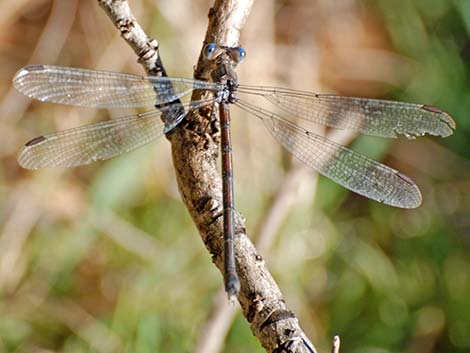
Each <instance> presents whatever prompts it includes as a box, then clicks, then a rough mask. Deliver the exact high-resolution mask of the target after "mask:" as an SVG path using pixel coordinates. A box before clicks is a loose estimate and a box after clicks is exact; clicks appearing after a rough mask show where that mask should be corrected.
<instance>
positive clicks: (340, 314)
mask: <svg viewBox="0 0 470 353" xmlns="http://www.w3.org/2000/svg"><path fill="white" fill-rule="evenodd" d="M130 5H131V7H132V10H133V11H134V14H135V15H136V17H137V18H138V20H139V22H140V24H141V25H142V27H143V28H144V29H145V30H146V31H147V33H149V34H150V35H152V36H155V37H156V38H157V39H158V40H159V41H160V48H161V55H162V58H163V62H164V64H165V66H166V69H167V72H168V73H169V75H172V76H183V77H192V68H193V66H194V64H195V63H196V60H197V57H198V54H199V51H200V49H201V46H202V40H203V38H204V34H205V30H206V26H207V14H208V11H209V8H210V6H211V2H210V1H207V0H196V1H195V0H172V1H169V0H161V1H157V0H131V1H130ZM241 44H242V45H243V46H244V47H245V49H246V50H247V53H248V54H247V60H246V61H245V62H244V63H243V64H242V65H240V67H239V69H238V72H239V80H240V82H243V83H252V84H265V85H278V86H283V87H291V88H297V89H305V90H309V91H314V92H319V93H338V94H343V95H354V96H367V97H375V98H387V99H394V100H400V101H409V102H416V103H425V104H432V105H435V106H438V107H440V108H442V109H444V110H445V111H447V112H449V113H450V114H451V115H452V116H453V117H454V119H455V120H456V122H457V127H458V128H457V130H456V131H455V133H454V135H452V136H450V137H448V138H446V139H441V138H435V137H423V138H419V139H416V140H406V139H396V140H385V139H379V138H371V137H357V138H355V136H352V135H350V134H349V133H346V134H345V133H342V132H341V133H338V132H334V131H332V132H325V131H322V130H320V128H317V129H318V130H316V131H317V132H319V133H326V134H328V135H329V136H332V138H337V139H339V140H340V141H344V142H346V141H350V140H353V142H351V147H352V148H353V149H354V150H356V151H360V152H363V153H365V154H367V155H369V156H370V157H373V158H375V159H378V160H381V161H383V162H384V163H385V164H387V165H389V166H391V167H393V168H395V169H398V170H400V171H402V172H404V173H405V174H407V175H408V176H410V177H411V178H412V179H413V180H414V181H415V182H416V183H417V184H418V185H419V186H420V188H421V191H422V194H423V204H422V206H421V207H420V208H418V209H415V210H400V209H395V208H392V207H389V206H384V205H382V204H379V203H376V202H373V201H370V200H368V199H366V198H363V197H361V196H358V195H355V194H352V193H350V192H349V191H347V190H346V189H344V188H342V187H340V186H338V185H336V184H334V183H333V182H331V181H329V180H326V179H324V178H317V177H316V176H315V174H314V173H313V172H312V171H310V170H305V169H304V168H302V167H301V166H299V165H298V164H297V163H296V162H295V161H292V160H291V159H290V157H289V155H288V154H286V153H285V152H284V151H283V150H282V148H281V147H280V146H279V145H278V144H277V143H276V141H274V140H273V139H272V138H271V137H270V136H269V134H268V133H266V131H265V129H264V127H263V126H262V124H261V123H260V122H259V121H257V120H256V119H252V118H250V117H246V116H244V115H243V114H237V113H235V112H234V114H235V116H234V121H233V138H234V152H235V156H234V158H235V160H234V163H235V194H236V205H237V208H238V209H239V210H240V211H241V212H242V213H243V215H244V216H245V217H246V218H247V230H248V234H250V236H252V238H253V239H254V240H255V241H256V242H257V243H258V244H259V245H260V248H261V251H262V253H263V255H264V256H265V258H266V261H267V263H268V267H269V268H270V270H271V271H272V273H273V275H274V276H275V278H276V280H277V281H278V284H279V286H280V288H281V290H282V291H283V293H284V295H285V300H286V302H287V304H288V306H289V307H290V309H292V310H293V311H294V312H295V314H296V315H297V316H298V318H299V320H300V324H301V326H302V328H303V329H304V330H305V332H306V333H307V335H308V336H309V337H310V338H311V339H312V341H313V342H314V343H315V344H316V346H317V348H318V349H319V351H320V352H328V351H330V347H331V338H332V337H333V335H334V334H339V335H340V336H341V338H342V351H343V352H357V353H359V352H361V353H372V352H374V353H379V352H380V353H388V352H410V353H411V352H413V353H430V352H453V353H459V352H462V353H463V352H469V351H470V256H469V255H470V161H469V159H470V113H469V112H470V85H469V78H470V2H469V1H467V0H337V1H330V0H296V1H288V0H285V1H281V0H278V1H269V0H266V1H259V2H257V3H255V6H254V8H253V11H252V13H251V15H250V17H249V18H248V23H247V26H246V28H245V30H244V31H243V32H242V43H241ZM31 63H41V64H56V65H64V66H77V67H83V68H99V69H107V70H114V71H123V72H129V73H137V74H142V73H143V70H142V68H141V67H140V66H139V65H138V64H137V63H136V58H135V55H134V54H133V52H132V51H131V49H130V48H129V47H127V45H126V44H125V43H124V41H123V40H122V39H121V38H120V37H119V35H118V33H117V31H116V30H115V29H114V26H113V25H112V23H111V22H110V21H109V19H108V18H107V16H106V15H105V14H104V12H103V11H102V10H101V9H100V8H99V6H98V5H97V2H96V1H94V0H81V1H79V0H60V1H59V0H56V1H52V0H16V1H13V0H11V1H8V0H3V1H2V2H0V132H1V135H0V136H1V138H0V158H1V164H0V195H1V198H0V352H100V353H101V352H102V353H112V352H138V353H140V352H192V351H197V349H196V347H201V345H202V344H203V343H204V341H207V340H211V339H214V337H215V340H216V338H217V337H219V338H221V342H219V343H216V344H215V350H214V351H215V352H217V351H221V352H222V351H223V352H251V353H253V352H263V351H264V350H263V349H262V348H261V346H260V344H259V343H258V342H257V340H256V339H255V338H254V337H253V336H252V333H251V331H250V329H249V325H248V323H247V322H246V321H245V319H244V317H243V316H242V315H241V314H239V313H238V314H236V313H235V315H234V319H233V321H232V320H231V317H232V316H228V317H229V319H228V320H227V321H228V322H227V332H223V330H222V332H219V333H217V334H215V333H212V332H211V331H206V332H203V331H204V330H203V329H204V328H208V327H210V324H211V322H213V320H214V317H215V314H214V313H215V312H217V310H219V312H223V311H224V310H226V309H224V307H225V306H226V305H227V303H226V300H225V299H223V300H222V301H220V300H219V299H220V297H219V295H218V293H220V288H221V284H222V280H221V275H220V274H219V272H218V271H217V270H216V269H215V267H214V266H213V265H212V264H211V260H210V257H209V255H208V253H207V251H206V249H205V248H204V245H203V243H202V241H201V240H200V238H199V235H198V234H197V231H196V228H195V226H194V224H193V223H192V221H191V219H190V217H189V215H188V213H187V211H186V209H185V207H184V205H183V204H182V202H181V199H180V196H179V193H178V189H177V185H176V181H175V176H174V171H173V167H172V162H171V154H170V150H169V144H168V142H167V141H166V140H165V139H164V138H162V139H161V141H159V142H157V143H154V144H150V145H148V146H147V147H144V148H142V149H140V150H137V151H135V152H132V153H128V154H126V155H123V156H121V157H118V158H115V159H113V160H110V161H106V162H100V163H96V164H93V165H90V166H85V167H80V168H77V169H73V170H59V169H50V170H40V171H27V170H23V169H21V168H20V167H19V166H18V164H17V162H16V154H17V152H18V151H19V149H20V148H21V146H22V145H23V144H24V143H25V142H26V141H28V140H29V139H31V138H33V137H35V136H38V135H40V134H45V133H48V132H53V131H57V130H63V129H66V128H70V127H75V126H80V125H85V124H87V123H90V122H92V121H98V120H102V119H109V118H112V117H117V116H120V115H125V114H128V113H130V111H122V110H121V111H97V110H92V109H84V108H81V109H78V108H71V107H67V106H60V105H53V104H47V103H41V102H37V101H31V100H29V99H27V98H25V97H23V96H21V95H20V94H18V93H17V92H16V91H15V90H14V88H13V87H12V85H11V79H12V77H13V75H14V74H15V72H16V71H17V70H19V69H20V68H21V67H22V66H24V65H27V64H31ZM233 110H234V111H235V109H233ZM218 298H219V299H218ZM220 310H221V311H220ZM225 334H226V337H225ZM224 337H225V338H224ZM201 342H202V343H201ZM199 351H201V350H199ZM202 351H203V352H204V353H210V352H211V351H210V350H209V349H208V348H207V349H205V350H202Z"/></svg>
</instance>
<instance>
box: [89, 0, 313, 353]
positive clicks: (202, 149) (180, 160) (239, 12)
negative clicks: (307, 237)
mask: <svg viewBox="0 0 470 353" xmlns="http://www.w3.org/2000/svg"><path fill="white" fill-rule="evenodd" d="M98 2H99V4H100V6H101V7H102V8H103V9H104V10H105V11H106V13H107V14H108V16H109V17H110V18H111V20H112V21H113V23H114V24H115V26H116V28H117V29H118V30H119V31H120V32H121V35H122V37H123V38H124V39H125V40H126V41H127V42H128V44H129V45H130V46H131V47H132V49H133V50H134V51H135V53H136V54H137V56H138V58H139V59H138V60H139V62H140V63H141V64H142V65H143V66H144V68H145V70H146V71H147V72H148V73H149V74H153V75H165V70H164V68H163V65H162V62H161V60H160V56H159V54H158V41H157V40H155V39H153V38H151V37H149V36H147V35H146V34H145V32H144V31H143V30H142V28H141V27H140V26H139V24H138V23H137V21H136V19H135V18H134V16H133V15H132V13H131V11H130V9H129V5H128V3H127V1H124V0H98ZM252 5H253V0H225V1H223V0H216V1H215V3H214V5H213V7H212V8H211V9H210V11H209V25H208V29H207V33H206V37H205V40H204V44H206V43H211V42H213V43H217V44H219V45H224V46H231V47H233V46H237V45H238V44H239V43H238V42H239V38H240V31H241V30H242V28H243V26H244V24H245V22H246V20H247V17H248V14H249V12H250V10H251V7H252ZM209 70H210V68H209V67H206V66H205V63H204V60H203V58H202V54H201V56H200V58H199V61H198V64H197V66H196V69H195V73H194V76H195V78H198V79H207V77H208V76H209ZM204 94H205V93H202V92H196V93H195V94H194V95H193V99H200V98H201V95H204ZM167 138H168V140H169V141H170V143H171V148H172V157H173V162H174V166H175V170H176V175H177V179H178V186H179V189H180V193H181V196H182V199H183V201H184V203H185V205H186V207H187V209H188V211H189V213H190V214H191V217H192V219H193V220H194V223H195V224H196V226H197V228H198V230H199V233H200V235H201V238H202V240H203V241H204V244H205V245H206V247H207V249H208V251H209V252H210V254H211V255H212V259H213V262H214V264H215V265H216V266H217V268H218V269H219V270H220V271H221V274H223V220H222V180H221V177H220V175H219V173H218V171H217V157H218V154H219V142H220V127H219V123H218V119H217V118H216V117H215V114H212V111H211V108H210V107H208V108H203V109H200V110H199V111H197V112H192V113H191V114H188V116H187V118H186V119H185V120H184V121H183V122H182V124H180V125H179V126H178V127H177V128H175V129H174V130H172V131H171V132H170V133H169V134H167ZM235 177H236V176H235ZM236 192H237V190H235V194H236ZM235 233H236V236H235V252H236V260H237V272H238V275H239V277H240V284H241V290H240V294H239V296H238V301H239V303H240V305H241V308H242V310H243V315H244V316H245V317H246V319H247V321H248V322H249V323H250V327H251V330H252V332H253V334H254V335H255V336H256V337H257V338H258V339H259V341H260V342H261V344H262V345H263V347H264V348H265V349H266V351H268V352H277V353H280V352H297V353H300V352H309V353H312V352H314V353H315V352H316V350H315V348H314V347H313V345H312V344H311V342H310V341H309V340H308V339H307V337H306V336H305V334H304V333H303V331H302V330H301V328H300V326H299V323H298V320H297V318H296V317H295V316H294V314H293V313H292V312H291V311H289V309H288V308H287V306H286V303H285V301H284V299H283V296H282V293H281V291H280V290H279V288H278V286H277V285H276V283H275V281H274V279H273V278H272V276H271V274H270V273H269V271H268V269H267V267H266V264H265V262H264V260H263V258H262V257H261V255H260V254H259V253H258V252H257V250H256V248H255V247H254V245H253V244H252V242H251V241H250V239H249V237H248V236H247V234H246V231H245V227H244V219H243V217H242V216H241V215H240V214H239V213H238V212H237V213H236V214H235ZM221 280H222V277H221ZM221 283H222V282H221Z"/></svg>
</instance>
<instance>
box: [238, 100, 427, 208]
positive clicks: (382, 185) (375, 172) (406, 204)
mask: <svg viewBox="0 0 470 353" xmlns="http://www.w3.org/2000/svg"><path fill="white" fill-rule="evenodd" d="M237 105H238V106H239V107H241V108H242V109H244V110H246V111H248V112H250V113H252V114H254V115H256V116H257V117H259V118H261V120H262V121H263V122H264V124H265V126H266V127H267V128H268V130H269V132H270V133H271V134H272V135H273V136H274V138H275V139H276V140H277V141H278V142H279V143H281V144H282V145H283V146H284V147H285V148H286V149H287V150H289V151H290V152H291V153H292V154H293V155H294V156H295V157H296V158H298V159H299V160H301V161H302V162H303V163H305V164H306V165H307V166H309V167H311V168H313V169H315V170H317V171H318V172H319V173H321V174H323V175H324V176H326V177H328V178H330V179H331V180H333V181H335V182H336V183H338V184H340V185H342V186H344V187H345V188H347V189H349V190H351V191H354V192H356V193H358V194H360V195H363V196H366V197H368V198H370V199H373V200H376V201H379V202H383V203H385V204H388V205H391V206H395V207H401V208H415V207H418V206H419V205H420V204H421V193H420V191H419V189H418V187H417V186H416V185H415V184H414V183H413V181H412V180H410V179H409V178H408V177H406V176H405V175H403V174H401V173H399V172H398V171H396V170H394V169H392V168H389V167H387V166H385V165H383V164H381V163H378V162H376V161H374V160H372V159H370V158H368V157H366V156H364V155H362V154H360V153H357V152H354V151H351V150H350V149H348V148H346V147H344V146H341V145H339V144H336V143H334V142H332V141H330V140H328V139H326V138H324V137H322V136H319V135H316V134H314V133H311V132H309V131H306V130H304V129H301V128H300V127H299V126H296V125H295V124H293V123H291V122H289V121H287V120H285V119H283V118H282V117H280V116H279V115H276V114H273V113H271V112H268V111H266V110H264V109H261V108H258V107H256V106H253V105H251V104H249V103H246V102H243V101H239V102H238V103H237Z"/></svg>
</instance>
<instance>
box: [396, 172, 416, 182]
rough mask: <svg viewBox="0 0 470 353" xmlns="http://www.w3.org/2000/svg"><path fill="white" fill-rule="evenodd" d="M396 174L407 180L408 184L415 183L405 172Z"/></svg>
mask: <svg viewBox="0 0 470 353" xmlns="http://www.w3.org/2000/svg"><path fill="white" fill-rule="evenodd" d="M397 176H398V177H399V178H400V179H401V180H403V181H405V182H407V183H408V184H410V185H415V183H414V181H413V180H411V178H410V177H408V176H406V175H405V174H402V173H397Z"/></svg>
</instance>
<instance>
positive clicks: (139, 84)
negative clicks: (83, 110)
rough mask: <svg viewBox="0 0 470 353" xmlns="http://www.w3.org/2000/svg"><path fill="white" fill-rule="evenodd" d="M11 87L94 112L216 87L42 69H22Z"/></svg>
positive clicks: (152, 102)
mask: <svg viewBox="0 0 470 353" xmlns="http://www.w3.org/2000/svg"><path fill="white" fill-rule="evenodd" d="M13 84H14V86H15V87H16V89H17V90H18V91H19V92H21V93H23V94H25V95H26V96H28V97H30V98H35V99H38V100H40V101H43V102H53V103H60V104H69V105H78V106H85V107H97V108H137V107H147V106H155V105H162V104H165V103H170V102H174V101H175V100H177V99H179V98H181V97H183V96H185V95H188V94H190V93H191V92H192V91H193V90H194V89H207V90H217V89H218V87H219V84H217V83H213V82H205V81H198V80H189V79H179V78H169V77H151V76H149V77H144V76H137V75H129V74H123V73H117V72H109V71H97V70H86V69H76V68H70V67H60V66H46V65H31V66H26V67H24V68H23V69H21V70H20V71H18V72H17V74H16V75H15V77H14V79H13Z"/></svg>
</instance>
